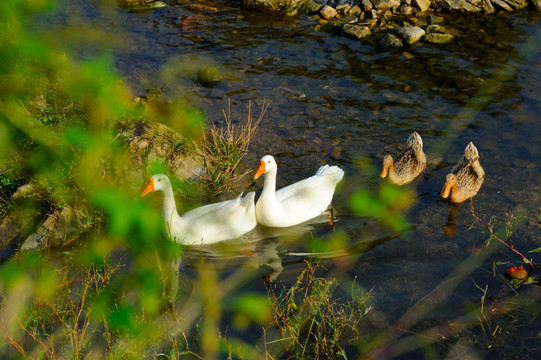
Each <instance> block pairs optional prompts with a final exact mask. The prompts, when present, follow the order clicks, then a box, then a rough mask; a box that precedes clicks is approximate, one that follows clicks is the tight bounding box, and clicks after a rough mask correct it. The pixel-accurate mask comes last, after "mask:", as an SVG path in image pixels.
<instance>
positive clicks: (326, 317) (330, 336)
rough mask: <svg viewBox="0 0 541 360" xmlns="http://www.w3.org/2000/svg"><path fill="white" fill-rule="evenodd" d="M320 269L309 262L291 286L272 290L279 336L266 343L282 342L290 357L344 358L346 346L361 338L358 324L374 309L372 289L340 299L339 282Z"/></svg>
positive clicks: (277, 343)
mask: <svg viewBox="0 0 541 360" xmlns="http://www.w3.org/2000/svg"><path fill="white" fill-rule="evenodd" d="M317 268H318V265H317V264H315V265H314V264H311V263H310V262H308V261H307V268H306V269H305V270H303V271H302V272H301V273H300V275H299V276H298V278H297V281H296V282H295V284H293V285H292V286H291V287H290V288H289V289H283V290H282V292H281V293H280V294H279V295H278V296H277V295H276V294H275V293H274V292H272V291H269V298H270V299H271V305H272V317H273V322H274V326H276V327H277V328H278V331H279V335H280V336H279V339H277V340H274V341H270V342H268V343H267V345H272V344H276V345H281V346H282V347H283V348H285V349H286V353H287V355H288V358H294V359H305V358H311V359H318V358H332V357H344V358H345V351H344V347H345V346H347V345H353V344H355V343H356V342H357V341H358V340H359V338H360V334H359V324H360V322H361V320H362V317H363V315H364V314H366V313H367V312H368V311H370V310H371V306H369V305H367V301H368V300H369V299H370V298H371V296H372V294H371V293H370V292H368V293H362V294H356V293H352V298H351V300H349V301H345V302H341V301H338V299H337V297H336V294H335V293H336V290H337V286H338V281H337V280H336V279H330V280H329V279H326V278H322V277H317V276H315V272H316V270H317ZM271 352H272V351H271ZM337 355H338V356H337Z"/></svg>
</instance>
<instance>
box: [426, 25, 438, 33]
mask: <svg viewBox="0 0 541 360" xmlns="http://www.w3.org/2000/svg"><path fill="white" fill-rule="evenodd" d="M438 32H441V28H440V26H439V25H428V27H427V28H426V33H427V34H430V33H438Z"/></svg>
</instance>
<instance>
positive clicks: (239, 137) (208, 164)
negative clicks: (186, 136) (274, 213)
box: [196, 99, 269, 194]
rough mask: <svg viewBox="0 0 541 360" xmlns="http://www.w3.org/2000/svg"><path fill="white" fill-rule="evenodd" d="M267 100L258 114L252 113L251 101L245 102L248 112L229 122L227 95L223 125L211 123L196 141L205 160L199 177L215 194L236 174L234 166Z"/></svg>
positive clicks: (227, 186) (246, 149)
mask: <svg viewBox="0 0 541 360" xmlns="http://www.w3.org/2000/svg"><path fill="white" fill-rule="evenodd" d="M268 107H269V104H268V103H267V102H263V104H262V106H261V112H260V113H259V116H258V117H257V118H256V119H254V117H253V115H252V102H251V101H250V102H248V114H247V116H246V120H245V121H244V122H238V123H233V119H232V118H231V99H229V100H228V107H227V112H226V110H225V109H224V110H222V111H223V115H224V121H225V126H221V127H218V126H216V125H215V124H214V123H213V124H211V125H210V127H209V128H208V129H207V131H206V132H204V135H203V138H202V140H201V142H198V143H196V147H197V149H198V151H199V154H200V155H201V157H202V158H203V160H204V162H205V168H206V172H205V173H204V174H203V176H202V180H203V181H204V182H205V183H206V184H208V186H209V187H210V188H211V189H212V190H213V192H214V193H216V194H219V193H221V192H223V191H225V190H227V189H230V188H231V187H232V186H233V183H234V181H235V179H236V178H237V177H240V176H242V175H244V174H240V175H236V174H235V172H236V171H237V169H238V166H239V164H240V162H241V160H242V158H243V157H244V155H245V154H246V152H247V151H248V146H249V145H250V141H251V140H252V137H253V136H254V134H255V131H256V129H257V127H258V125H259V123H260V122H261V120H263V116H264V115H265V112H266V111H267V108H268Z"/></svg>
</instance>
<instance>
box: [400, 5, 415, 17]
mask: <svg viewBox="0 0 541 360" xmlns="http://www.w3.org/2000/svg"><path fill="white" fill-rule="evenodd" d="M398 13H399V14H401V15H411V14H412V13H413V8H412V7H411V6H409V5H408V4H402V5H400V7H399V8H398Z"/></svg>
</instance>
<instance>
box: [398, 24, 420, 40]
mask: <svg viewBox="0 0 541 360" xmlns="http://www.w3.org/2000/svg"><path fill="white" fill-rule="evenodd" d="M396 33H397V34H398V36H400V37H401V38H402V39H403V40H404V41H405V42H407V43H408V44H413V43H414V42H417V41H419V40H421V38H422V37H423V36H425V34H426V32H425V31H424V30H423V29H422V28H420V27H419V26H403V27H401V28H398V29H397V30H396Z"/></svg>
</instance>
